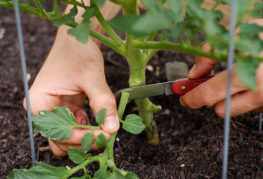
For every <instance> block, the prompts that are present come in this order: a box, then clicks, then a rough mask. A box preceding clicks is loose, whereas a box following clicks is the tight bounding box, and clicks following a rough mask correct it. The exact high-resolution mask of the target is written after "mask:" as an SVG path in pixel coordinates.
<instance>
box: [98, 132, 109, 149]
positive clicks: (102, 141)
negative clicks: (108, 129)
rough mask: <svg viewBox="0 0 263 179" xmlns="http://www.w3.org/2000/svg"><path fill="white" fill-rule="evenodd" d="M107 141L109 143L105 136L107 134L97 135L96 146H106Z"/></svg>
mask: <svg viewBox="0 0 263 179" xmlns="http://www.w3.org/2000/svg"><path fill="white" fill-rule="evenodd" d="M107 143H108V141H107V138H106V137H105V135H104V134H100V135H99V136H98V137H97V139H96V141H95V146H97V147H106V146H107Z"/></svg>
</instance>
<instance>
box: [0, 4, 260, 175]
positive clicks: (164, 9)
mask: <svg viewBox="0 0 263 179" xmlns="http://www.w3.org/2000/svg"><path fill="white" fill-rule="evenodd" d="M111 1H112V2H113V3H116V4H118V5H120V6H121V7H122V9H123V14H122V15H121V16H119V17H115V18H113V19H111V20H109V21H106V20H105V18H104V17H103V15H102V13H101V10H100V8H101V7H102V6H103V4H104V0H91V1H90V5H87V4H86V3H85V2H84V0H67V1H62V2H61V3H63V4H70V5H72V8H71V10H70V12H68V13H67V14H60V13H59V10H58V5H59V3H58V0H53V4H54V5H53V10H52V11H46V10H45V9H44V8H43V5H42V4H43V3H44V2H45V0H34V1H33V4H32V3H31V2H30V0H25V1H21V0H20V1H19V2H20V3H19V6H20V9H21V10H23V11H25V12H28V13H31V14H34V15H36V16H38V17H40V18H43V19H47V20H50V21H54V23H53V24H54V26H61V25H67V26H69V27H71V28H70V29H69V30H68V34H70V35H72V36H75V37H76V39H77V40H79V41H81V42H82V43H86V42H87V41H88V38H89V37H93V38H95V39H97V40H99V41H100V42H101V43H103V44H105V45H107V46H109V47H110V48H112V49H113V50H115V51H116V52H117V53H119V54H121V55H123V56H124V57H125V58H126V59H127V61H128V63H129V68H130V79H129V85H130V87H137V86H141V85H144V84H145V78H146V77H145V68H146V65H147V63H148V62H149V60H150V59H151V57H152V56H153V55H154V54H155V53H157V52H158V51H159V50H175V51H178V52H184V53H189V54H192V55H196V56H203V57H208V58H211V59H214V60H217V61H224V60H226V59H227V53H228V43H229V40H234V43H235V47H236V52H237V53H236V56H235V61H236V63H237V75H238V77H239V79H240V81H241V82H243V83H244V84H245V85H246V86H247V87H249V88H250V89H256V75H255V73H256V69H257V67H258V66H259V63H260V62H261V61H262V58H261V57H260V52H261V49H262V46H263V41H262V40H261V39H260V36H259V34H260V32H261V31H263V27H261V26H259V25H257V24H252V23H249V22H247V21H245V20H244V19H245V16H248V15H249V16H253V17H255V18H260V17H261V7H262V2H254V1H253V0H246V1H242V0H240V1H238V7H237V23H236V26H235V27H236V29H237V34H236V37H235V39H229V38H228V37H229V32H228V29H227V28H226V27H225V26H224V25H222V20H223V19H224V18H225V14H224V13H223V11H222V10H221V9H219V8H218V7H219V6H224V7H228V6H229V3H230V0H211V1H212V2H213V6H212V7H211V8H210V9H206V8H203V7H202V4H203V2H204V1H203V0H187V1H183V0H142V1H141V2H142V4H143V6H144V8H145V10H144V12H143V13H142V11H141V10H140V9H139V8H138V5H137V0H111ZM0 6H3V7H9V8H12V7H13V2H12V1H9V0H0ZM252 6H253V8H251V7H252ZM78 8H83V9H84V10H85V13H84V14H83V15H82V18H83V19H82V21H81V22H80V23H77V22H76V21H75V19H74V17H75V16H76V15H77V14H78ZM93 17H95V18H96V19H97V20H98V22H99V23H100V24H101V26H102V27H103V28H104V30H105V31H106V33H107V35H108V36H105V35H103V34H100V33H98V32H96V31H94V30H93V29H92V27H91V25H90V23H91V18H93ZM115 30H116V31H121V32H125V34H126V35H125V39H122V38H121V37H120V36H119V35H118V34H117V33H116V31H115ZM200 33H202V34H203V36H204V39H203V40H200V38H199V37H200V35H199V34H200ZM205 43H206V44H208V45H209V46H210V50H208V51H207V50H204V49H203V48H202V47H203V45H204V44H205ZM128 98H129V94H128V93H124V94H123V95H122V98H121V102H120V106H119V109H118V110H119V117H120V121H121V123H122V124H123V125H122V126H123V128H124V129H125V130H127V131H129V132H131V133H134V134H138V133H140V132H141V131H142V130H143V129H144V130H145V132H146V135H147V140H148V143H150V144H152V145H158V144H159V136H158V127H157V125H156V123H155V121H154V119H153V116H154V113H155V112H158V111H160V110H161V107H160V106H157V105H154V104H153V103H152V102H151V101H150V100H149V99H148V98H145V99H138V100H135V102H136V104H137V106H138V111H139V116H136V115H134V114H131V115H128V116H127V117H126V119H125V120H124V121H123V120H121V119H122V114H123V112H124V109H125V106H126V103H127V100H128ZM54 112H55V113H52V112H48V111H42V112H40V114H39V115H38V116H35V117H34V127H35V132H41V133H42V135H44V136H46V137H48V138H50V139H56V140H64V139H67V138H68V137H69V136H70V134H71V130H72V128H74V127H76V128H89V129H91V130H94V129H99V128H100V126H83V125H78V124H76V123H75V119H74V116H73V115H72V114H71V113H70V112H69V111H68V110H67V109H66V108H54ZM104 116H105V111H104V110H102V111H100V113H99V115H98V116H97V118H96V121H97V123H98V124H102V123H103V120H104ZM63 125H64V127H63V128H61V126H63ZM135 126H136V127H135ZM115 136H116V134H114V135H113V136H112V137H111V139H110V141H109V142H107V140H106V139H105V136H103V135H101V136H99V137H98V138H97V140H96V141H95V145H97V146H99V147H104V148H105V150H104V152H103V153H101V154H99V155H97V156H91V155H90V154H89V153H87V152H88V151H89V149H90V147H91V142H92V140H93V138H94V136H93V134H87V135H85V137H84V138H83V141H82V151H80V150H76V149H73V148H71V149H69V151H68V154H69V158H70V159H71V160H72V161H73V162H74V163H76V164H79V165H77V166H76V167H75V168H73V169H67V168H65V167H58V168H56V167H52V166H49V165H47V164H44V163H38V165H37V166H36V167H33V168H31V169H29V170H14V171H13V172H12V174H11V175H10V176H9V177H10V178H13V177H14V178H16V177H18V176H25V177H24V178H26V177H27V176H42V175H44V174H45V175H49V176H50V177H51V176H52V177H54V178H55V176H56V177H61V178H67V177H69V176H71V175H72V174H73V173H74V172H76V171H78V170H80V169H83V170H84V173H85V176H84V177H83V178H89V177H90V176H89V175H88V174H87V172H86V169H85V166H86V165H87V164H89V163H91V162H94V161H98V162H99V163H100V169H99V170H98V171H97V172H96V173H95V175H94V178H105V177H106V176H107V177H112V178H121V177H124V178H125V177H126V178H137V176H136V175H135V174H133V173H131V172H127V171H123V170H120V169H118V168H116V166H115V164H114V158H113V143H114V140H115ZM109 169H111V170H109ZM54 174H56V175H54ZM38 178H39V177H38Z"/></svg>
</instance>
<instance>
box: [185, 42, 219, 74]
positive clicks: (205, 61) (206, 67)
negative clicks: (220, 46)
mask: <svg viewBox="0 0 263 179" xmlns="http://www.w3.org/2000/svg"><path fill="white" fill-rule="evenodd" d="M203 49H204V50H205V51H209V50H210V46H209V45H208V44H205V45H204V46H203ZM215 64H216V61H214V60H212V59H209V58H206V57H196V60H195V65H194V66H193V67H192V69H191V70H190V71H189V73H188V78H190V79H195V78H200V77H202V76H204V75H206V74H207V73H209V72H210V71H211V70H212V69H213V67H214V66H215Z"/></svg>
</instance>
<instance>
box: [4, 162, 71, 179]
mask: <svg viewBox="0 0 263 179" xmlns="http://www.w3.org/2000/svg"><path fill="white" fill-rule="evenodd" d="M68 173H69V170H68V169H67V168H66V167H53V166H51V165H48V164H45V163H43V162H38V163H37V166H35V167H32V168H30V169H22V170H17V169H14V170H13V171H12V173H11V174H9V175H8V178H9V179H28V178H30V179H46V178H48V179H61V178H63V177H65V176H66V175H67V174H68Z"/></svg>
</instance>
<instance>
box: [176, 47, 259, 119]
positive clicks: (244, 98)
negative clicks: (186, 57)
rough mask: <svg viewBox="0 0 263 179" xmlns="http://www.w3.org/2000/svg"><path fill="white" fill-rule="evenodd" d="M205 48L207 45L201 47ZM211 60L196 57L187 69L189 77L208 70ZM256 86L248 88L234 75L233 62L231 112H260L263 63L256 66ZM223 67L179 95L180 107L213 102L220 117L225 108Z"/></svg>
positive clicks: (199, 75) (225, 80)
mask: <svg viewBox="0 0 263 179" xmlns="http://www.w3.org/2000/svg"><path fill="white" fill-rule="evenodd" d="M205 48H208V47H205ZM215 64H216V62H215V61H213V60H211V59H208V58H205V57H197V58H196V64H195V65H194V67H193V68H192V69H191V70H190V73H189V78H192V79H196V78H200V77H202V76H204V75H205V74H207V73H209V72H210V71H211V70H212V68H213V67H214V65H215ZM256 75H257V77H256V78H257V90H256V91H251V90H249V89H248V88H246V87H245V86H244V85H243V84H242V83H241V82H240V81H239V79H238V77H237V74H236V68H235V65H234V66H233V72H232V84H231V85H232V86H231V95H232V96H231V116H236V115H240V114H243V113H246V112H249V111H257V112H260V111H261V112H263V63H261V64H260V66H259V68H258V69H257V73H256ZM226 89H227V71H226V70H225V71H223V72H221V73H219V74H217V75H215V76H214V77H213V78H211V79H209V80H208V81H206V82H205V83H202V84H200V85H199V86H198V87H196V88H194V89H193V90H191V91H189V92H188V93H186V94H185V95H184V96H181V98H180V103H181V105H182V106H184V107H189V108H192V109H197V108H200V107H202V106H214V109H215V112H216V113H217V114H218V115H219V116H220V117H222V118H223V117H224V115H225V108H226V102H225V101H226Z"/></svg>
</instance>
